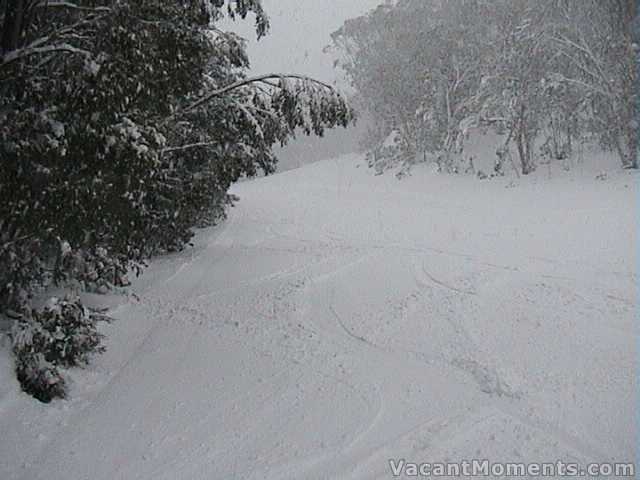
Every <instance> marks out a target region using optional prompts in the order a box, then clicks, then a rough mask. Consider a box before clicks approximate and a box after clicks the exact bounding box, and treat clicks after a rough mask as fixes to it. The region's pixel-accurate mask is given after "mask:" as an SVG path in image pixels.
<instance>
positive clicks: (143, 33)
mask: <svg viewBox="0 0 640 480" xmlns="http://www.w3.org/2000/svg"><path fill="white" fill-rule="evenodd" d="M0 7H1V8H0V26H1V28H2V31H1V32H0V39H1V48H2V50H1V51H0V161H1V162H2V168H1V169H0V225H1V228H0V313H2V312H6V311H9V310H10V311H12V315H14V314H17V315H18V316H19V315H20V314H22V315H23V316H26V315H28V314H31V311H30V308H29V296H30V294H31V292H32V291H33V290H34V289H35V288H39V287H42V286H46V285H47V284H48V283H49V282H50V281H52V280H56V281H71V280H73V281H75V282H76V283H78V282H79V283H81V284H82V285H84V286H86V287H88V288H93V289H102V288H104V287H105V286H108V285H114V284H115V285H125V284H126V283H127V282H128V281H127V278H126V273H127V271H128V269H129V268H130V267H132V266H133V267H137V268H140V267H141V266H143V264H144V261H145V259H146V258H148V257H149V255H151V254H153V253H156V252H159V251H167V250H176V249H181V248H183V247H184V246H185V245H186V244H187V242H188V241H189V239H190V237H191V235H192V227H194V226H196V225H202V224H206V223H211V222H215V221H217V220H218V219H219V218H220V217H221V216H223V215H224V209H225V207H226V205H228V204H229V203H230V201H231V200H232V199H231V198H230V197H229V196H228V195H227V190H228V188H229V186H230V185H231V184H232V183H233V182H234V181H236V180H238V179H239V178H240V177H242V176H245V175H246V176H251V175H255V174H256V173H257V172H258V171H259V170H263V171H264V172H266V173H270V172H273V170H274V168H275V164H276V162H277V159H276V158H275V156H274V155H273V153H272V151H271V148H272V147H273V146H274V145H277V144H283V143H285V142H287V140H288V139H289V138H290V137H291V136H292V135H293V134H294V132H295V131H296V130H298V129H301V130H302V131H304V132H305V133H308V134H317V135H322V133H323V131H324V129H325V128H331V127H334V126H337V125H342V126H346V125H347V124H348V123H349V122H350V121H351V120H352V111H351V109H350V107H349V106H348V105H347V104H346V101H345V98H344V97H343V96H342V95H341V94H339V93H338V92H337V91H335V90H334V89H333V88H331V87H330V86H328V85H325V84H323V83H320V82H318V81H315V80H313V79H310V78H305V77H300V76H296V75H283V74H272V75H265V76H261V77H257V78H248V77H247V70H248V66H249V60H248V58H247V55H246V51H245V44H244V41H243V39H241V38H239V37H237V36H236V35H234V34H232V33H228V32H225V31H222V30H220V29H219V28H218V26H217V25H218V24H219V20H220V19H221V18H222V17H223V16H229V17H232V18H241V19H244V18H246V17H247V16H248V15H249V14H252V15H253V16H254V17H255V30H256V34H257V35H258V37H261V36H263V35H265V34H266V33H267V30H268V27H269V22H268V18H267V16H266V14H265V12H264V11H263V8H262V5H261V3H260V1H259V0H179V1H178V0H172V1H164V0H135V1H134V0H76V1H57V0H47V1H43V0H5V1H3V2H1V3H0ZM32 316H33V315H32Z"/></svg>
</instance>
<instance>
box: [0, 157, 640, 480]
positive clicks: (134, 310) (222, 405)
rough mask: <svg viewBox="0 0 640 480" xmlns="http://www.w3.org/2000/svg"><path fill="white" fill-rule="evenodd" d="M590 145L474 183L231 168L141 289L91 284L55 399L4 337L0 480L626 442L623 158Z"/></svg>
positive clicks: (594, 450)
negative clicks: (43, 393)
mask: <svg viewBox="0 0 640 480" xmlns="http://www.w3.org/2000/svg"><path fill="white" fill-rule="evenodd" d="M491 148H493V147H491ZM491 148H488V149H487V150H488V151H490V152H491V154H492V155H493V151H491ZM487 155H488V154H487ZM596 155H597V154H595V153H593V152H592V154H590V155H587V158H586V159H584V160H583V161H581V162H579V163H578V164H575V165H572V168H571V169H570V171H565V170H564V169H562V168H555V167H554V169H552V168H549V169H547V168H546V167H544V168H540V169H539V171H538V172H537V173H536V174H534V175H532V176H530V177H526V178H519V179H518V178H516V177H500V178H495V179H492V180H484V181H480V180H478V179H475V178H473V177H471V176H462V175H460V176H455V175H437V174H435V173H433V170H432V169H430V168H429V167H428V166H417V167H416V168H415V169H414V171H413V173H412V175H411V176H409V177H407V178H405V179H404V180H402V181H398V180H396V179H395V177H394V176H393V175H392V174H391V173H390V174H387V175H383V176H375V175H373V173H372V172H371V171H370V170H368V169H367V168H366V166H365V163H364V160H363V158H362V157H360V156H346V157H341V158H338V159H333V160H328V161H323V162H319V163H316V164H313V165H308V166H306V167H303V168H300V169H297V170H291V171H288V172H286V173H283V174H279V175H275V176H272V177H267V178H261V179H258V180H254V181H246V182H242V183H240V184H238V185H236V186H235V187H234V188H233V190H232V193H233V194H236V195H239V196H240V198H241V200H240V202H239V203H238V204H237V206H236V207H235V208H233V209H232V210H231V211H230V218H229V220H228V221H227V222H226V223H225V224H223V225H222V226H219V227H216V228H212V229H208V230H203V231H201V232H199V234H198V236H197V238H196V242H195V247H194V248H193V249H191V250H188V251H186V252H183V253H181V254H177V255H172V256H168V257H163V258H159V259H157V260H155V261H154V262H153V264H152V265H151V266H150V268H149V269H148V271H147V272H146V273H145V275H143V276H142V277H141V278H139V279H138V280H137V281H136V282H134V286H133V287H132V290H131V292H132V293H135V295H130V296H129V297H125V296H121V297H103V299H102V300H96V299H99V298H100V297H98V296H93V297H91V299H92V300H94V301H102V302H111V307H112V310H111V315H113V316H114V317H116V318H117V319H118V320H117V321H116V322H114V323H113V324H111V325H105V326H104V328H103V331H104V333H106V334H107V335H108V344H107V347H108V351H107V353H106V354H104V355H103V356H101V357H99V358H97V359H96V360H95V362H94V363H93V365H92V366H90V367H89V368H88V369H87V370H73V371H71V372H70V373H69V375H70V376H71V379H70V383H71V385H72V388H71V394H70V398H69V399H68V400H64V401H55V402H53V403H52V404H50V405H48V406H46V405H42V404H40V403H38V402H37V401H35V400H32V399H30V398H29V397H27V396H26V395H25V394H23V393H21V392H20V391H19V388H18V385H17V382H16V381H15V379H14V378H13V373H12V371H11V366H10V362H11V360H10V358H9V354H8V346H7V345H6V341H5V342H4V344H3V346H2V347H0V431H1V432H2V435H0V478H2V479H6V480H12V479H25V480H27V479H29V480H36V479H45V478H46V479H48V480H54V479H84V478H88V479H89V478H90V479H95V480H101V479H105V480H106V479H109V480H111V479H133V478H136V479H154V480H156V479H157V480H161V479H172V480H173V479H176V478H180V479H232V478H234V479H235V478H238V479H240V478H242V479H303V478H304V479H376V478H392V475H391V468H390V465H389V460H390V459H396V460H400V459H405V460H406V462H417V463H421V462H427V461H429V462H437V461H453V462H460V461H462V460H465V459H468V460H471V459H474V458H488V459H491V460H492V461H494V462H498V461H510V462H522V461H527V462H534V461H540V462H542V461H546V462H555V461H556V460H558V459H564V460H566V461H576V462H579V463H581V464H584V465H586V464H588V463H590V462H605V461H619V462H630V461H633V460H634V459H635V448H636V442H635V425H634V422H633V421H632V419H634V418H635V415H636V413H637V412H636V408H637V407H636V406H637V400H638V399H637V398H636V392H637V390H636V375H635V360H636V359H635V348H634V342H635V337H634V326H635V322H636V319H635V310H636V292H637V272H636V265H637V263H636V245H637V238H636V235H637V233H636V232H637V224H636V221H637V211H636V208H637V206H636V205H637V204H636V200H637V173H636V172H631V171H622V170H619V169H618V168H617V167H615V166H611V167H603V166H602V162H603V160H602V158H597V160H598V166H597V168H596V166H595V165H594V164H593V163H594V161H595V160H596V158H595V157H596ZM589 162H591V163H589ZM603 168H606V170H607V173H608V175H607V176H606V177H605V178H604V179H596V176H597V175H598V173H599V172H600V171H601V170H602V169H603Z"/></svg>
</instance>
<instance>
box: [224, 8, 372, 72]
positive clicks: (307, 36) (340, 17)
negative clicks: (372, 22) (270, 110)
mask: <svg viewBox="0 0 640 480" xmlns="http://www.w3.org/2000/svg"><path fill="white" fill-rule="evenodd" d="M262 3H263V5H264V8H265V10H266V11H267V13H268V14H269V18H270V20H271V31H270V33H269V35H268V36H267V37H265V38H263V39H261V40H260V41H259V42H256V36H255V33H254V32H253V31H252V30H251V24H252V21H247V22H237V23H238V24H237V25H235V26H233V30H234V31H236V32H238V33H239V34H240V35H242V36H243V37H245V38H247V40H248V42H249V43H248V51H249V58H250V59H251V65H252V71H253V72H254V73H256V74H259V73H270V72H278V73H280V72H281V73H302V74H307V75H311V76H313V77H315V78H317V79H319V80H324V81H327V82H331V83H333V82H334V81H335V80H336V78H337V73H336V72H335V70H334V68H333V59H332V58H331V57H330V56H329V55H326V54H324V53H323V52H322V49H323V48H324V47H325V46H326V45H327V44H328V43H329V42H330V37H329V35H330V34H331V33H332V32H333V31H335V30H337V29H338V28H340V26H341V25H342V23H343V22H344V21H345V20H346V19H348V18H353V17H357V16H360V15H363V14H365V13H366V12H368V11H369V10H371V9H372V8H375V7H376V6H377V5H379V4H381V3H384V0H263V1H262ZM252 20H253V19H252ZM224 26H225V27H227V28H228V27H229V24H228V23H226V22H225V24H224Z"/></svg>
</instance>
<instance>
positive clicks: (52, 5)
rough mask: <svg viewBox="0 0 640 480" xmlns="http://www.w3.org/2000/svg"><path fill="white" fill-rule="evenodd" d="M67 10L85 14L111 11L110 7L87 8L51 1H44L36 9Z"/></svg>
mask: <svg viewBox="0 0 640 480" xmlns="http://www.w3.org/2000/svg"><path fill="white" fill-rule="evenodd" d="M55 7H57V8H67V9H71V10H80V11H83V12H110V11H111V9H110V8H109V7H85V6H83V5H78V4H76V3H73V2H65V1H56V0H53V1H50V0H43V1H41V2H39V3H38V4H37V5H36V8H55Z"/></svg>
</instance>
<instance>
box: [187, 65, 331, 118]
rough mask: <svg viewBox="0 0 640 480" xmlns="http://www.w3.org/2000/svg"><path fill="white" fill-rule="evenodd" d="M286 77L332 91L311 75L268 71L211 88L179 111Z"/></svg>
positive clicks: (194, 107) (193, 108) (285, 78)
mask: <svg viewBox="0 0 640 480" xmlns="http://www.w3.org/2000/svg"><path fill="white" fill-rule="evenodd" d="M287 79H292V80H301V81H303V82H309V83H312V84H315V85H317V86H320V87H322V88H326V89H327V90H331V91H333V90H334V88H333V87H332V86H331V85H328V84H326V83H324V82H321V81H319V80H315V79H313V78H311V77H307V76H304V75H297V74H291V73H288V74H282V73H268V74H265V75H259V76H257V77H251V78H245V79H243V80H239V81H237V82H235V83H232V84H230V85H227V86H226V87H222V88H219V89H217V90H213V91H212V92H209V93H207V94H206V95H204V96H203V97H202V98H200V99H199V100H196V101H195V102H194V103H192V104H191V105H189V106H188V107H186V108H185V109H183V110H182V112H180V113H189V112H191V111H193V110H195V109H196V108H198V107H200V106H202V105H204V104H205V103H207V102H210V101H211V100H213V99H214V98H216V97H220V96H222V95H224V94H226V93H229V92H231V91H233V90H237V89H238V88H241V87H246V86H247V85H251V84H253V83H267V84H269V85H271V86H275V85H274V84H272V83H270V82H269V80H287Z"/></svg>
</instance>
